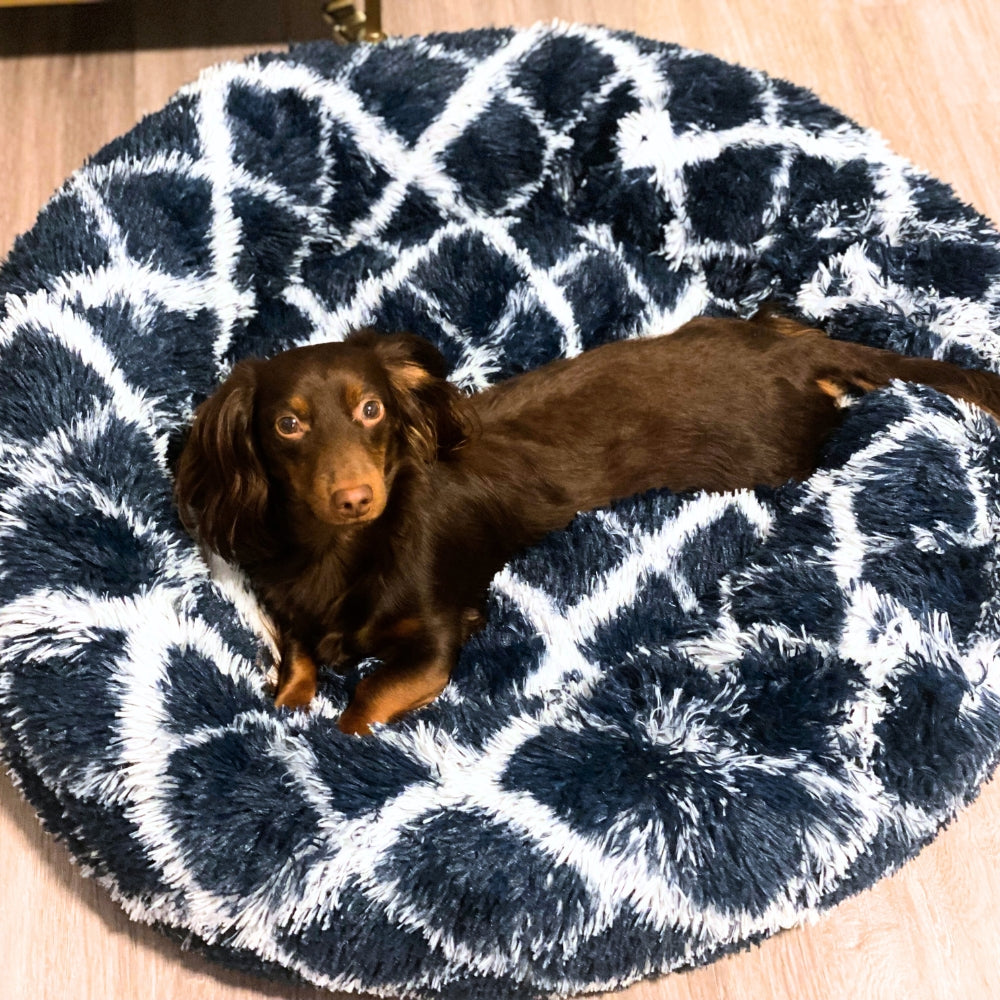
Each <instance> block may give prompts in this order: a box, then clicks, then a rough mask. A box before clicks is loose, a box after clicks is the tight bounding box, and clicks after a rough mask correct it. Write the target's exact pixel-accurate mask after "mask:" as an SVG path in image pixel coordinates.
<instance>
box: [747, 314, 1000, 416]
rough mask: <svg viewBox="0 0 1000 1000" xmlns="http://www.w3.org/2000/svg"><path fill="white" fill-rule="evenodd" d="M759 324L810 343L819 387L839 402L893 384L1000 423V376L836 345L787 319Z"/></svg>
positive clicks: (769, 319)
mask: <svg viewBox="0 0 1000 1000" xmlns="http://www.w3.org/2000/svg"><path fill="white" fill-rule="evenodd" d="M755 321H756V322H758V323H762V324H763V325H765V326H767V327H769V328H770V329H771V330H772V331H774V332H775V333H779V334H781V335H782V336H785V337H799V336H806V337H808V339H809V340H810V342H811V348H812V350H813V351H815V355H814V359H815V364H816V368H815V371H816V373H817V376H816V384H817V385H818V386H819V388H820V389H821V390H822V391H823V392H824V393H826V394H827V395H828V396H832V397H833V398H834V399H841V398H843V397H844V396H846V395H848V394H849V393H851V391H852V390H861V391H863V392H870V391H872V390H873V389H882V388H884V387H885V386H887V385H888V384H889V383H890V382H892V381H900V382H916V383H917V384H919V385H926V386H929V387H930V388H932V389H937V390H938V391H939V392H943V393H946V394H947V395H949V396H952V397H953V398H955V399H962V400H965V402H967V403H973V404H975V405H976V406H978V407H980V408H981V409H983V410H986V411H987V413H989V414H990V415H991V416H992V417H993V418H994V419H995V420H996V421H997V422H998V423H1000V375H994V374H993V373H992V372H985V371H978V370H975V369H968V368H960V367H959V366H958V365H954V364H951V363H950V362H947V361H935V360H933V359H931V358H918V357H911V356H910V355H906V354H896V353H895V352H894V351H886V350H881V349H880V348H877V347H868V346H867V345H865V344H855V343H851V342H849V341H844V340H832V339H830V338H828V337H827V336H826V335H825V334H824V333H823V332H822V331H820V330H815V329H812V328H810V327H807V326H804V325H802V324H801V323H798V322H797V321H795V320H792V319H788V318H787V317H784V316H777V315H773V314H765V315H761V316H758V317H755Z"/></svg>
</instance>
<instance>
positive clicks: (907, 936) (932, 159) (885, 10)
mask: <svg viewBox="0 0 1000 1000" xmlns="http://www.w3.org/2000/svg"><path fill="white" fill-rule="evenodd" d="M318 6H319V0H280V2H279V0H243V2H241V3H235V2H228V0H220V2H213V3H206V2H205V0H156V2H154V0H131V2H127V0H117V2H116V0H112V2H109V3H106V4H104V5H100V6H84V7H64V8H51V9H46V8H38V7H33V8H31V9H24V10H7V9H4V10H0V177H3V179H4V184H3V191H2V194H0V254H2V253H5V252H6V250H7V248H9V246H10V244H11V242H12V241H13V239H14V237H15V235H17V234H18V233H19V232H21V231H23V230H25V229H27V228H29V227H30V226H31V224H32V222H33V220H34V218H35V214H36V212H37V211H38V209H39V208H40V207H41V206H42V204H43V203H44V202H45V200H46V199H47V198H48V197H49V196H50V194H51V193H52V192H53V191H54V189H55V188H56V187H57V186H58V185H59V184H60V183H61V181H62V180H63V179H64V178H65V177H66V176H67V175H68V174H69V173H70V172H72V171H73V170H74V169H76V168H77V167H78V166H80V165H81V163H82V162H83V160H84V158H85V157H86V156H88V154H90V153H93V152H95V151H96V150H98V149H99V148H100V147H101V146H103V145H104V143H106V142H107V141H108V140H110V139H112V138H113V137H115V136H116V135H118V134H120V133H121V132H123V131H125V130H126V129H127V128H128V127H129V126H131V125H132V124H133V123H134V122H135V121H136V120H137V118H138V117H139V116H140V115H142V114H144V113H146V112H149V111H153V110H156V109H157V108H158V107H159V106H161V105H162V104H163V102H164V101H165V100H166V98H167V97H168V96H169V95H170V94H171V93H172V92H173V91H174V90H175V89H176V88H177V87H179V86H180V85H181V84H183V83H185V82H187V81H188V80H190V79H191V78H193V77H194V76H195V75H196V74H197V73H198V71H199V70H200V69H201V68H202V67H204V66H207V65H209V64H211V63H214V62H217V61H220V60H222V59H225V58H232V57H237V56H240V55H243V54H244V53H247V52H251V51H254V50H256V49H261V48H273V47H276V46H279V45H281V44H282V43H283V42H284V41H287V40H289V39H293V38H310V37H321V36H323V35H324V32H325V28H324V25H323V23H322V21H321V19H320V18H319V16H318V13H317V8H318ZM553 17H560V18H563V19H567V20H576V21H588V22H597V23H603V24H607V25H610V26H614V27H622V28H629V29H633V30H635V31H638V32H639V33H641V34H644V35H648V36H650V37H654V38H659V39H663V40H671V41H676V42H680V43H682V44H685V45H689V46H692V47H695V48H700V49H705V50H708V51H710V52H713V53H715V54H717V55H720V56H723V57H724V58H727V59H730V60H733V61H737V62H741V63H743V64H745V65H750V66H755V67H759V68H762V69H764V70H767V71H768V72H770V73H772V74H775V75H779V76H784V77H787V78H789V79H791V80H793V81H795V82H796V83H800V84H805V85H807V86H809V87H811V88H813V89H814V90H816V91H817V92H818V93H819V94H820V96H821V97H823V98H824V99H825V100H826V101H827V102H829V103H831V104H833V105H835V106H837V107H839V108H840V109H842V110H844V111H846V112H847V113H848V114H850V115H851V116H852V117H853V118H855V119H856V120H858V121H860V122H862V123H863V124H866V125H870V126H873V127H875V128H877V129H878V130H880V131H881V132H882V133H883V135H885V137H886V138H887V139H888V141H889V143H890V145H891V146H892V147H893V148H894V149H895V150H897V151H898V152H901V153H903V154H905V155H906V156H908V157H909V158H910V159H912V160H914V161H915V162H917V163H918V164H920V165H921V166H923V167H925V168H927V169H929V170H930V171H931V172H932V173H933V174H935V175H936V176H938V177H940V178H942V179H944V180H947V181H949V182H950V183H951V184H952V185H953V186H954V187H955V188H956V190H957V191H958V193H959V194H960V195H961V196H962V197H963V198H964V199H965V200H966V201H970V202H972V203H973V204H974V205H975V206H976V207H977V208H979V209H980V210H981V211H983V212H985V213H986V214H987V215H989V216H990V217H991V218H993V219H1000V171H998V170H997V163H998V162H1000V138H998V135H1000V103H998V102H1000V80H998V75H997V69H996V62H997V58H996V57H997V54H998V53H1000V4H998V3H997V0H563V2H557V0H492V2H490V0H435V2H431V0H383V20H384V23H385V26H386V28H387V30H389V31H390V32H392V33H395V34H414V33H421V32H425V31H430V30H446V29H461V28H469V27H476V26H482V25H487V24H530V23H532V22H534V21H537V20H548V19H551V18H553ZM998 858H1000V787H998V783H997V782H994V783H993V785H991V786H990V787H987V788H986V789H985V791H984V793H983V795H982V797H981V798H980V800H979V801H978V802H977V803H976V804H975V805H974V806H972V807H971V808H970V809H969V810H968V811H967V812H966V813H965V814H964V815H963V816H961V817H960V818H959V819H958V820H957V821H956V822H955V823H954V824H953V826H952V827H951V828H950V829H949V830H947V831H946V832H945V833H943V834H942V835H941V837H940V838H939V839H938V840H937V842H936V843H935V844H934V845H932V846H931V847H930V848H928V849H927V850H926V851H925V852H924V853H923V854H922V855H921V856H920V857H919V858H917V859H916V860H915V861H914V862H913V863H911V864H910V865H909V866H907V867H906V868H905V869H904V870H903V871H902V872H901V873H899V874H898V875H896V876H895V877H893V878H891V879H887V880H884V881H883V882H882V883H880V884H879V885H878V886H877V887H876V888H875V889H874V890H872V891H870V892H867V893H865V894H864V895H862V896H861V897H860V898H856V899H854V900H851V901H849V902H847V903H844V904H843V905H841V906H840V907H838V908H837V909H836V910H835V911H834V912H832V913H830V914H828V915H827V916H826V917H824V918H823V919H822V920H820V921H819V922H818V923H817V924H816V925H814V926H810V927H806V928H802V929H799V930H795V931H790V932H787V933H785V934H783V935H780V936H778V937H777V938H774V939H772V940H771V941H768V942H766V943H765V944H764V945H763V946H762V947H760V948H759V949H755V950H754V951H753V952H749V953H746V954H742V955H737V956H734V957H732V958H728V959H726V960H724V961H721V962H719V963H717V964H715V965H713V966H711V967H709V968H706V969H701V970H697V971H694V972H691V973H685V974H680V975H674V976H670V977H668V978H666V979H664V980H662V981H660V982H656V983H646V984H640V985H638V986H635V987H633V988H632V989H631V990H629V991H627V992H625V993H623V994H620V996H623V997H627V998H628V1000H682V998H683V1000H695V998H698V1000H701V998H709V997H713V998H715V997H721V998H725V1000H751V998H753V1000H769V998H774V1000H784V998H788V1000H834V998H837V1000H840V998H844V1000H847V998H850V1000H882V998H887V1000H888V998H892V1000H896V998H901V997H906V998H907V1000H924V998H953V997H954V998H966V997H968V998H972V1000H991V998H1000V963H998V957H1000V872H998V870H997V860H998ZM318 996H329V995H328V994H318V993H316V992H315V991H313V990H310V989H293V988H287V987H275V986H271V985H268V984H266V983H263V984H262V983H260V982H259V981H257V980H255V979H250V978H247V977H242V976H236V975H232V974H229V973H226V972H221V971H218V970H217V969H216V968H215V967H214V966H210V965H208V964H207V963H205V962H203V961H201V960H200V959H197V958H194V957H192V956H190V955H185V954H183V953H181V952H180V951H178V950H177V949H176V948H175V947H174V946H173V945H172V944H169V943H167V942H165V941H162V940H161V939H160V938H159V936H158V935H156V934H154V933H153V932H151V931H149V930H147V929H145V928H142V927H136V926H133V925H131V924H130V923H129V922H128V921H126V920H125V919H124V918H123V917H122V915H121V914H120V913H119V911H118V910H117V908H116V907H115V906H114V905H113V904H112V903H111V902H110V901H109V900H108V899H107V898H106V897H105V896H104V894H103V892H102V891H100V890H99V889H98V888H97V887H96V886H94V885H93V884H91V883H90V882H88V881H85V880H84V879H82V878H81V877H80V876H79V874H78V873H77V872H76V870H75V869H74V868H73V867H72V866H71V865H70V863H69V861H68V859H67V856H66V852H65V851H64V850H63V849H62V848H61V847H60V846H58V845H56V844H53V843H52V842H51V841H50V839H49V838H48V837H46V836H45V835H43V834H42V833H41V831H40V828H39V825H38V823H37V821H36V819H35V817H34V814H33V813H32V811H31V810H30V809H29V808H28V806H26V805H25V804H24V802H23V801H22V800H21V799H20V797H19V795H18V794H17V793H16V792H15V791H14V789H13V788H12V786H11V784H10V782H9V780H8V779H7V778H6V776H0V998H2V1000H50V998H51V1000H230V998H237V997H239V998H244V1000H257V998H262V997H281V998H289V1000H290V998H297V1000H305V998H315V997H318ZM470 1000H475V998H474V997H470Z"/></svg>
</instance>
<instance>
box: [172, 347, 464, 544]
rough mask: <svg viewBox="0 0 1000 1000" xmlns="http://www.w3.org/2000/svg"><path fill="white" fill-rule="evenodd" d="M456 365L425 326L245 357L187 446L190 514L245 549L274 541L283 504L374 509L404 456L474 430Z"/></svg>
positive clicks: (201, 530)
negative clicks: (455, 381) (453, 379)
mask: <svg viewBox="0 0 1000 1000" xmlns="http://www.w3.org/2000/svg"><path fill="white" fill-rule="evenodd" d="M446 374H447V370H446V366H445V362H444V359H443V358H442V357H441V355H440V354H439V353H438V351H437V350H436V349H435V348H434V347H433V346H432V345H431V344H429V343H428V342H427V341H425V340H423V339H422V338H420V337H416V336H414V335H412V334H405V333H403V334H391V335H380V334H377V333H374V332H372V331H368V330H364V331H360V332H359V333H355V334H353V335H352V336H350V337H349V338H348V339H347V340H345V341H344V342H343V343H328V344H317V345H314V346H310V347H299V348H294V349H292V350H290V351H285V352H284V353H282V354H279V355H277V356H276V357H274V358H271V359H270V360H268V361H258V360H250V361H242V362H240V363H239V364H238V365H236V367H235V368H234V369H233V371H232V373H231V374H230V376H229V378H228V379H226V381H225V382H224V383H223V384H222V385H221V386H220V387H219V389H218V390H217V391H216V392H215V394H214V395H212V396H211V397H210V398H209V399H208V400H206V401H205V402H204V403H203V404H202V405H201V406H200V407H199V408H198V410H197V412H196V414H195V420H194V424H193V426H192V429H191V435H190V437H189V439H188V442H187V444H186V446H185V448H184V450H183V452H182V454H181V457H180V461H179V463H178V468H177V480H176V496H177V502H178V506H179V508H180V511H181V516H182V518H183V519H184V521H185V524H186V525H187V526H188V527H189V529H191V530H192V531H193V532H194V533H195V534H196V535H197V536H198V537H199V538H200V539H201V540H202V541H203V542H204V543H205V544H207V545H209V546H210V547H211V548H213V549H215V550H216V551H217V552H219V553H220V554H222V555H223V556H225V557H227V558H236V559H241V558H245V557H247V556H248V555H251V554H252V553H254V552H260V551H263V550H264V549H266V545H265V544H263V542H264V540H265V538H266V536H267V533H268V525H269V524H272V523H273V518H274V517H275V516H278V517H289V518H295V517H299V516H305V517H306V518H307V519H308V518H312V519H314V521H315V522H319V523H320V524H321V525H325V526H328V527H332V528H338V527H347V526H352V525H360V524H364V523H367V522H370V521H374V520H375V519H376V518H378V517H379V516H380V515H381V514H382V512H383V511H384V510H385V507H386V504H387V502H388V499H389V493H390V490H391V488H392V484H393V480H394V478H395V476H396V474H397V472H398V470H399V468H400V467H401V465H402V464H403V463H404V462H406V461H410V462H423V463H428V462H433V461H435V460H437V459H438V458H439V457H441V456H443V455H445V454H447V453H448V452H450V451H452V450H454V449H455V448H457V447H460V446H461V444H462V443H463V442H464V441H465V438H466V434H467V427H468V423H467V417H466V414H465V412H464V411H465V407H464V406H463V397H462V396H461V394H460V393H459V392H458V390H457V389H456V388H455V387H454V386H452V385H451V384H450V383H448V382H447V381H446V379H445V375H446ZM276 503H280V504H282V505H283V509H282V510H280V511H276V510H275V509H274V505H275V504H276ZM269 519H270V520H269Z"/></svg>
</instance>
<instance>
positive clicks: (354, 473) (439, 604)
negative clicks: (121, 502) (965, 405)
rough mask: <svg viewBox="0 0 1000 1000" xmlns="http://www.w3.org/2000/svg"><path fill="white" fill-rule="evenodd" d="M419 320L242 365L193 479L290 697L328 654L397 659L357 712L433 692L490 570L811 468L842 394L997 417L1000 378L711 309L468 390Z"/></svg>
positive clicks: (394, 710) (183, 500)
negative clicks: (412, 325)
mask: <svg viewBox="0 0 1000 1000" xmlns="http://www.w3.org/2000/svg"><path fill="white" fill-rule="evenodd" d="M447 374H448V372H447V369H446V365H445V362H444V359H443V358H442V356H441V355H440V354H439V353H438V351H437V350H436V349H435V348H434V347H433V346H432V345H431V344H429V343H428V342H427V341H425V340H423V339H421V338H419V337H417V336H414V335H412V334H407V333H397V334H378V333H375V332H373V331H370V330H362V331H359V332H357V333H354V334H353V335H351V336H349V337H348V338H347V339H346V340H345V341H343V342H337V343H323V344H317V345H313V346H306V347H299V348H293V349H292V350H289V351H286V352H284V353H282V354H279V355H277V356H275V357H273V358H271V359H270V360H266V361H262V360H246V361H241V362H239V363H238V364H237V365H236V366H235V367H234V368H233V370H232V373H231V374H230V375H229V377H228V378H227V379H226V381H225V382H224V383H223V384H222V386H221V387H220V388H219V389H218V390H217V391H216V392H215V394H214V395H212V396H211V397H210V398H209V399H208V400H206V401H205V402H204V403H203V404H202V405H201V406H200V407H199V408H198V409H197V411H196V414H195V418H194V421H193V426H192V429H191V432H190V435H189V438H188V440H187V443H186V445H185V447H184V449H183V451H182V453H181V456H180V459H179V462H178V466H177V473H176V499H177V503H178V507H179V511H180V514H181V517H182V520H183V521H184V523H185V525H186V526H187V528H188V529H189V530H190V531H191V532H192V534H193V535H195V536H196V537H197V538H198V539H200V541H201V542H202V543H203V544H205V545H207V546H208V547H210V548H211V549H214V550H215V551H216V552H218V553H219V554H221V555H222V556H223V557H224V558H226V559H228V560H232V561H236V562H237V563H239V564H241V565H242V566H243V567H244V569H245V570H246V571H247V573H248V575H249V577H250V580H251V582H252V584H253V586H254V587H255V589H256V591H257V593H258V595H259V597H260V599H261V600H262V602H263V605H264V607H265V608H266V609H267V611H268V612H269V613H270V615H271V617H272V619H273V621H274V622H275V624H276V627H277V630H278V652H279V656H280V663H279V676H278V682H277V688H276V693H275V703H276V704H277V705H278V706H283V707H285V708H289V709H294V708H301V707H305V706H307V705H308V704H309V703H310V702H311V700H312V698H313V696H314V695H315V693H316V686H317V664H327V665H330V666H332V667H333V668H334V669H338V670H341V671H343V670H347V669H349V668H350V667H351V666H352V665H353V664H355V663H356V662H357V661H359V660H360V659H362V658H366V657H374V658H377V659H378V660H379V661H381V662H380V664H379V665H378V666H377V667H376V669H375V670H374V671H373V672H372V673H371V674H369V675H368V676H366V677H364V678H363V679H362V680H360V681H359V683H358V684H357V687H356V688H355V691H354V694H353V696H352V698H351V701H350V703H349V704H348V706H347V708H346V709H345V710H344V712H343V713H342V715H341V717H340V720H339V726H340V728H341V729H342V730H343V731H344V732H346V733H355V734H365V733H369V732H371V730H372V726H374V725H375V724H377V723H389V722H392V721H394V720H396V719H398V718H399V717H400V716H402V715H403V714H405V713H407V712H409V711H412V710H414V709H417V708H419V707H421V706H424V705H426V704H428V703H429V702H431V701H433V700H434V699H435V698H436V697H437V696H438V694H439V693H440V692H441V691H442V690H443V688H444V687H445V685H446V684H447V683H448V679H449V676H450V674H451V671H452V668H453V666H454V664H455V662H456V659H457V657H458V653H459V650H460V648H461V646H462V644H463V643H464V642H465V641H466V640H467V639H468V637H469V636H470V635H471V634H472V633H473V632H474V631H475V630H476V629H477V628H479V627H480V626H481V625H482V623H483V621H484V605H485V596H486V592H487V589H488V586H489V582H490V579H491V578H492V577H493V576H494V574H495V573H496V572H497V571H498V570H499V569H500V568H501V567H502V566H503V565H504V563H505V562H506V561H507V560H508V559H509V558H510V557H511V556H512V555H513V554H514V553H515V552H517V551H518V550H520V549H522V548H524V547H526V546H528V545H530V544H532V543H533V542H536V541H538V540H539V539H541V538H542V537H543V536H544V535H546V534H547V533H548V532H550V531H553V530H555V529H558V528H562V527H564V526H566V525H567V524H568V523H569V522H570V521H571V520H572V518H573V517H574V516H575V515H576V514H577V513H578V512H580V511H585V510H590V509H593V508H596V507H601V506H603V505H605V504H608V503H610V502H612V501H614V500H617V499H620V498H622V497H626V496H629V495H631V494H634V493H640V492H643V491H645V490H648V489H652V488H654V487H660V488H662V487H666V488H669V489H671V490H674V491H687V490H706V491H728V490H738V489H742V488H751V487H756V486H780V485H781V484H783V483H786V482H787V481H789V480H802V479H804V478H806V477H808V476H809V475H810V473H812V472H813V471H814V469H815V467H816V463H817V456H818V452H819V450H820V447H821V446H822V444H823V442H824V441H825V440H826V439H827V438H828V437H829V435H830V434H831V432H832V431H833V430H834V428H835V427H836V426H837V425H838V423H839V421H840V419H841V415H842V411H843V402H844V400H845V397H847V396H848V395H850V394H854V393H856V392H867V391H870V390H873V389H876V388H879V387H883V386H886V385H887V384H888V383H889V382H891V381H892V380H902V381H907V382H917V383H922V384H924V385H927V386H931V387H933V388H935V389H938V390H940V391H942V392H944V393H947V394H949V395H951V396H953V397H956V398H958V399H962V400H965V401H967V402H970V403H974V404H975V405H977V406H979V407H981V408H983V409H985V410H986V411H987V412H988V413H990V414H991V415H992V416H993V417H994V418H995V419H1000V377H998V376H996V375H993V374H990V373H987V372H980V371H971V370H965V369H962V368H959V367H956V366H954V365H951V364H949V363H946V362H941V361H934V360H929V359H925V358H916V357H907V356H903V355H898V354H894V353H892V352H889V351H884V350H879V349H876V348H871V347H867V346H864V345H859V344H854V343H847V342H843V341H838V340H833V339H830V338H828V337H827V336H825V334H823V333H822V332H821V331H819V330H816V329H811V328H808V327H806V326H803V325H801V324H799V323H797V322H795V321H793V320H790V319H787V318H784V317H778V316H758V317H755V318H754V319H753V320H738V319H711V318H700V319H695V320H692V321H691V322H689V323H687V324H685V325H684V326H682V327H681V328H680V329H678V330H677V331H676V332H674V333H672V334H668V335H664V336H657V337H649V338H639V339H634V340H626V341H620V342H615V343H609V344H605V345H603V346H601V347H597V348H595V349H593V350H591V351H588V352H585V353H584V354H581V355H580V356H578V357H575V358H572V359H561V360H557V361H553V362H551V363H550V364H547V365H545V366H543V367H541V368H539V369H537V370H534V371H530V372H527V373H525V374H522V375H519V376H516V377H514V378H511V379H509V380H507V381H504V382H501V383H499V384H497V385H495V386H493V387H490V388H488V389H486V390H484V391H482V392H479V393H476V394H472V395H466V394H463V393H462V392H460V391H459V390H458V389H457V388H456V387H455V386H453V385H452V384H450V383H449V382H448V381H447Z"/></svg>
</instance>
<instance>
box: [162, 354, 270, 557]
mask: <svg viewBox="0 0 1000 1000" xmlns="http://www.w3.org/2000/svg"><path fill="white" fill-rule="evenodd" d="M256 384H257V371H256V362H254V361H241V362H240V363H239V364H238V365H237V366H236V367H235V368H234V369H233V370H232V373H231V374H230V375H229V378H227V379H226V381H225V382H223V384H222V385H221V386H220V387H219V388H218V389H217V390H216V391H215V393H213V395H211V396H210V397H209V398H208V399H206V400H205V402H204V403H202V404H201V406H199V407H198V409H197V410H196V411H195V416H194V424H193V425H192V427H191V433H190V436H189V437H188V440H187V443H186V444H185V446H184V450H183V451H182V452H181V456H180V459H179V461H178V463H177V475H176V479H175V482H174V496H175V498H176V501H177V507H178V511H179V513H180V516H181V520H182V521H183V523H184V526H185V527H186V528H187V529H188V530H189V531H190V532H191V533H192V534H193V535H195V536H196V537H197V538H198V539H199V541H201V542H203V543H204V544H205V545H207V546H209V547H210V548H212V549H214V550H215V551H216V552H218V553H219V555H221V556H223V557H224V558H226V559H236V560H241V561H242V560H243V559H246V558H252V556H253V555H255V554H259V553H258V552H256V549H257V548H260V547H261V546H262V544H263V542H264V539H265V537H266V532H265V518H266V514H267V507H268V479H267V474H266V472H265V471H264V466H263V464H262V463H261V461H260V458H259V456H258V454H257V448H256V445H255V443H254V429H253V401H254V393H255V390H256Z"/></svg>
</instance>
